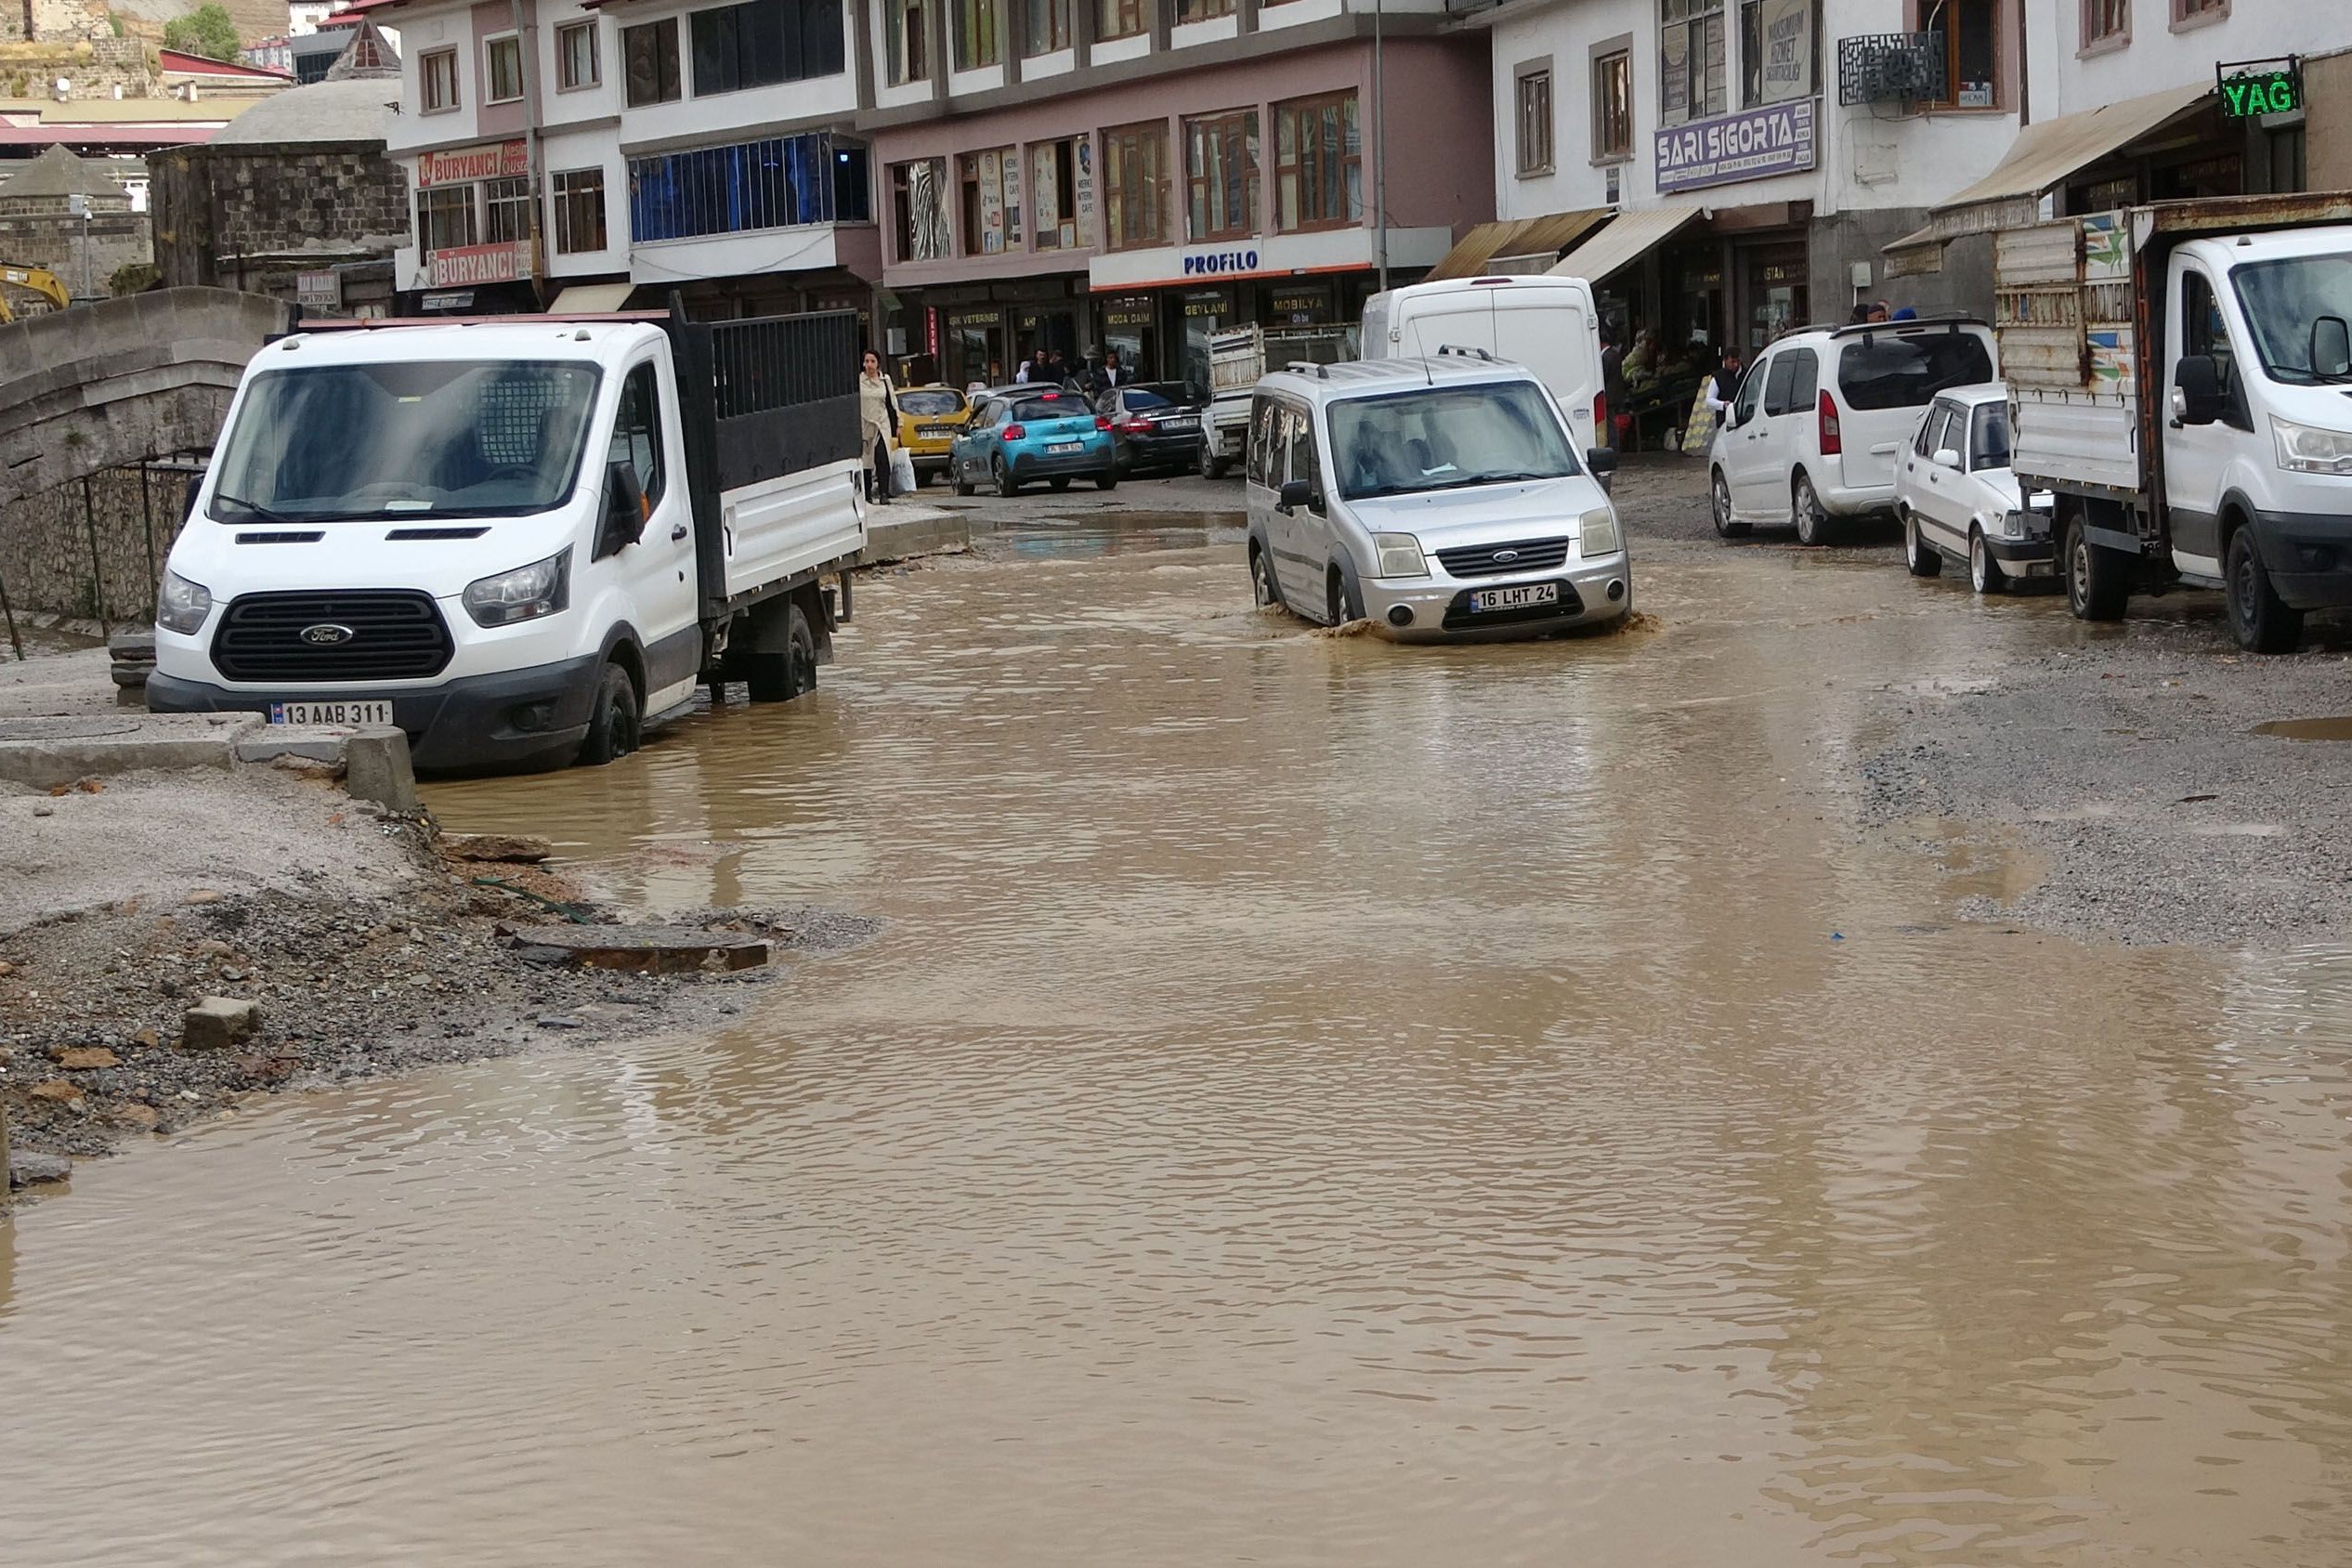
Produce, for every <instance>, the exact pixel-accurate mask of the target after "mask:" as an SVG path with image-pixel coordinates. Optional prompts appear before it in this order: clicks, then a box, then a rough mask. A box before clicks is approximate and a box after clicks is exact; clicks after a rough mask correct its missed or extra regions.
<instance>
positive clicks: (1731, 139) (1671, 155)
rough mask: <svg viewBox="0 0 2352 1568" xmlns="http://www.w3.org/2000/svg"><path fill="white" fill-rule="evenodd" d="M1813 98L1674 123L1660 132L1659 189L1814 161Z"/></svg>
mask: <svg viewBox="0 0 2352 1568" xmlns="http://www.w3.org/2000/svg"><path fill="white" fill-rule="evenodd" d="M1813 108H1814V105H1813V100H1812V99H1810V98H1807V99H1805V100H1804V101H1803V102H1801V103H1774V104H1767V105H1766V106H1765V107H1763V108H1762V109H1751V110H1748V111H1745V112H1744V113H1740V114H1726V115H1723V116H1722V117H1720V118H1719V119H1714V120H1702V121H1700V122H1699V123H1698V124H1692V125H1671V126H1668V127H1667V128H1666V129H1665V130H1662V131H1660V132H1659V133H1658V134H1657V160H1658V189H1660V190H1661V191H1673V190H1695V189H1698V188H1699V187H1701V186H1705V185H1727V184H1729V183H1731V181H1733V180H1738V179H1759V178H1761V177H1763V176H1766V175H1788V174H1798V173H1801V172H1803V171H1804V170H1806V169H1810V168H1811V167H1812V166H1813Z"/></svg>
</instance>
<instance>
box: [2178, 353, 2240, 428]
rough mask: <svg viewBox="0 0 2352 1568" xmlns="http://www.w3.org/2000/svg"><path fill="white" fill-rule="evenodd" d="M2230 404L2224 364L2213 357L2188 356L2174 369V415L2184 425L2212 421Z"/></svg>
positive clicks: (2201, 355) (2207, 355)
mask: <svg viewBox="0 0 2352 1568" xmlns="http://www.w3.org/2000/svg"><path fill="white" fill-rule="evenodd" d="M2227 408H2228V399H2226V398H2224V397H2223V396H2222V392H2221V367H2220V366H2218V365H2216V364H2215V363H2214V357H2213V356H2212V355H2210V354H2190V355H2187V356H2185V357H2184V358H2183V359H2181V361H2180V364H2179V365H2178V366H2177V367H2176V368H2175V370H2174V371H2173V417H2174V418H2175V419H2177V420H2179V421H2180V422H2181V423H2182V424H2184V425H2211V424H2212V423H2213V422H2214V421H2215V420H2217V419H2219V418H2220V417H2221V416H2222V413H2223V412H2224V411H2225V410H2226V409H2227Z"/></svg>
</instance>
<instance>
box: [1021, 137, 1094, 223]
mask: <svg viewBox="0 0 2352 1568" xmlns="http://www.w3.org/2000/svg"><path fill="white" fill-rule="evenodd" d="M1086 163H1087V143H1086V140H1085V138H1084V137H1065V139H1063V140H1061V141H1041V142H1039V143H1037V144H1036V145H1035V146H1033V147H1031V148H1030V149H1029V207H1030V224H1029V229H1030V233H1031V242H1032V243H1033V244H1035V245H1036V246H1037V248H1038V249H1039V250H1041V251H1063V250H1071V249H1075V248H1076V247H1078V246H1079V245H1083V244H1085V243H1086V232H1085V219H1086V217H1087V216H1089V215H1086V214H1082V213H1080V212H1079V210H1078V209H1079V206H1080V204H1081V203H1082V201H1085V200H1091V194H1090V193H1089V192H1088V191H1087V189H1086V186H1085V182H1084V178H1083V176H1084V175H1085V173H1086Z"/></svg>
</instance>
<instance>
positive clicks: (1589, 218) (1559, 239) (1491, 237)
mask: <svg viewBox="0 0 2352 1568" xmlns="http://www.w3.org/2000/svg"><path fill="white" fill-rule="evenodd" d="M1607 216H1609V209H1608V208H1606V207H1586V208H1583V209H1580V210H1579V211H1576V212H1570V213H1546V214H1545V215H1544V216H1541V217H1522V218H1505V219H1503V220H1502V221H1501V222H1499V223H1482V224H1480V225H1479V226H1478V227H1477V228H1475V229H1471V230H1470V232H1469V233H1468V234H1465V235H1463V236H1462V239H1461V242H1460V243H1458V244H1457V245H1456V246H1455V247H1454V248H1453V249H1452V250H1450V251H1448V252H1446V253H1445V259H1444V260H1443V261H1441V262H1439V263H1438V264H1437V265H1436V266H1435V267H1432V268H1430V270H1429V275H1428V276H1427V277H1426V278H1424V279H1423V280H1422V281H1424V282H1431V283H1433V282H1436V281H1439V280H1440V279H1444V278H1475V277H1477V276H1478V275H1479V274H1480V273H1482V272H1485V271H1487V270H1489V269H1490V268H1491V265H1492V264H1493V262H1494V261H1495V260H1496V258H1497V257H1505V258H1509V259H1511V260H1514V261H1520V262H1535V261H1540V263H1541V265H1539V266H1535V267H1534V268H1533V270H1535V271H1537V272H1541V271H1543V270H1545V269H1546V268H1549V267H1550V266H1551V264H1552V263H1553V262H1554V261H1555V260H1557V259H1558V258H1559V256H1560V253H1561V251H1563V250H1565V249H1567V248H1568V247H1569V246H1570V245H1573V244H1575V242H1577V241H1578V240H1580V239H1582V238H1584V236H1585V234H1586V232H1587V231H1588V229H1591V228H1592V227H1593V225H1595V224H1597V223H1599V222H1600V221H1601V219H1602V218H1605V217H1607ZM1527 269H1528V268H1524V267H1522V268H1516V270H1527Z"/></svg>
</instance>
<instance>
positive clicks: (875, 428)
mask: <svg viewBox="0 0 2352 1568" xmlns="http://www.w3.org/2000/svg"><path fill="white" fill-rule="evenodd" d="M897 445H898V389H897V388H896V387H895V386H894V385H891V381H890V377H888V376H886V375H884V374H882V356H881V355H879V354H877V353H875V352H874V351H873V350H872V349H870V348H869V349H867V350H866V357H865V359H863V360H861V361H860V362H859V367H858V372H857V447H858V456H859V460H860V461H861V462H862V463H863V464H865V467H866V499H867V500H869V501H871V502H875V503H879V504H882V505H887V504H888V503H889V502H890V454H891V451H893V450H894V449H895V447H896V446H897Z"/></svg>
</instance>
